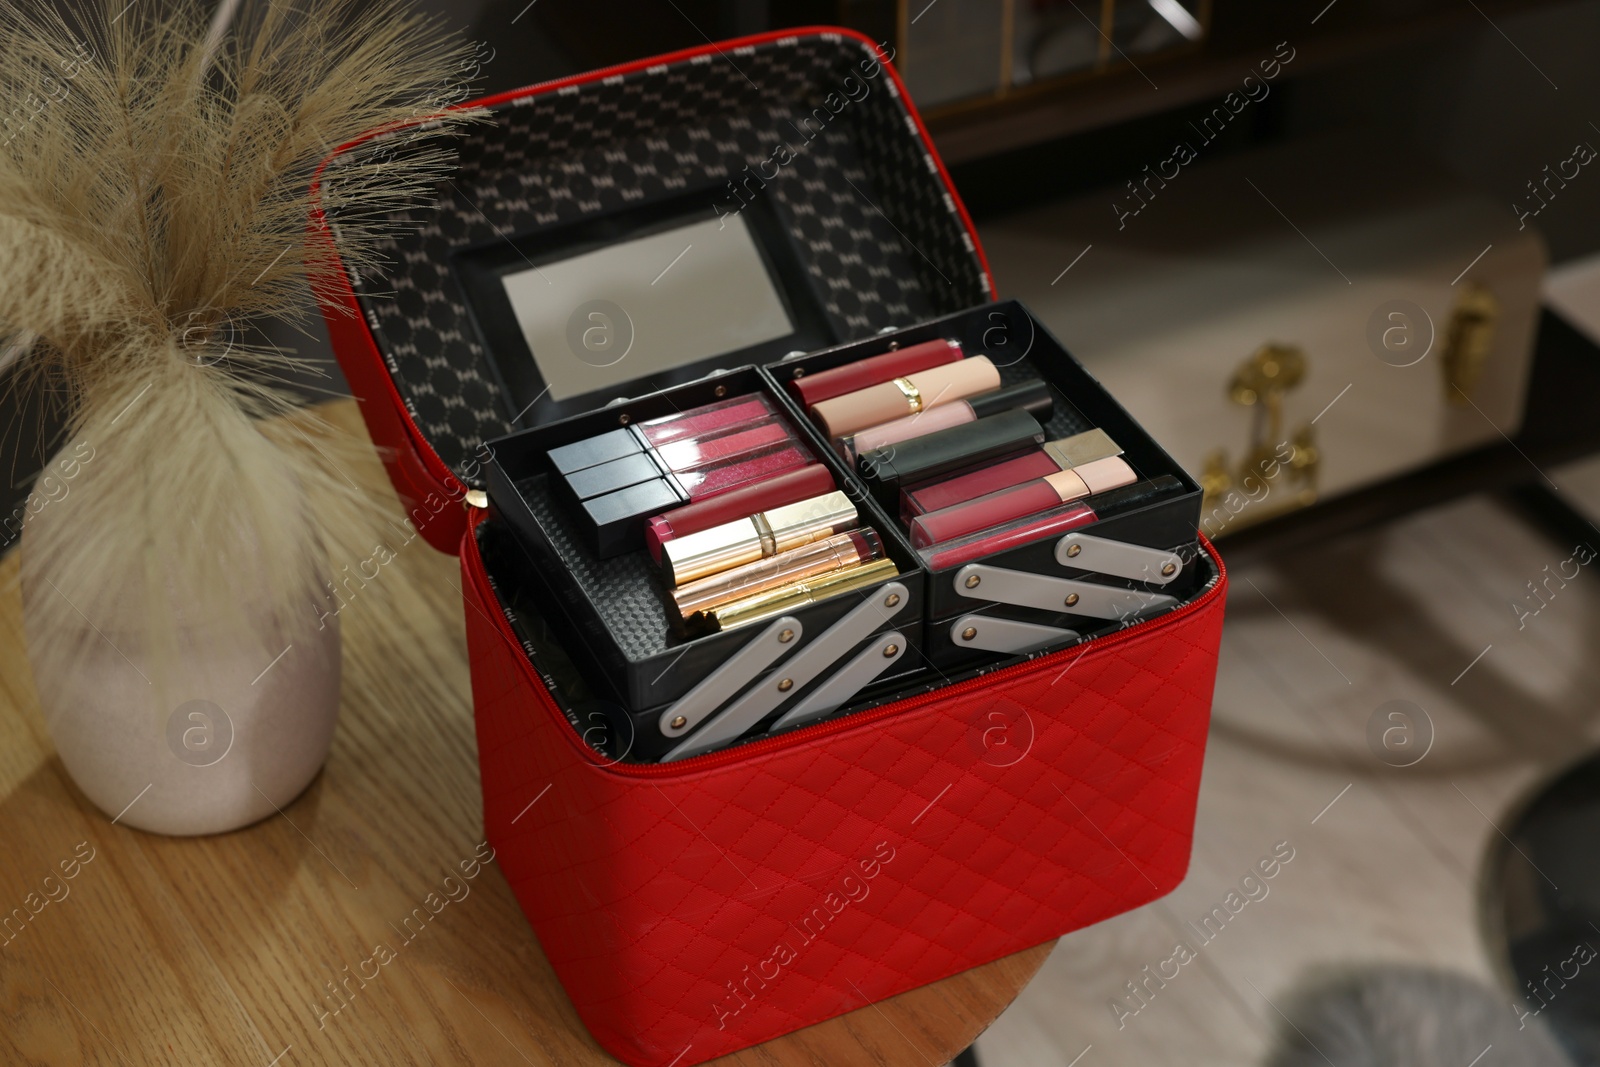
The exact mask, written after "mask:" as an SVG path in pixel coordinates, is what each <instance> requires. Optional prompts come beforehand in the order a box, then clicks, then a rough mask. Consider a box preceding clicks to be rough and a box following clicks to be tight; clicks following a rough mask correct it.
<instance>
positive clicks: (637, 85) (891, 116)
mask: <svg viewBox="0 0 1600 1067" xmlns="http://www.w3.org/2000/svg"><path fill="white" fill-rule="evenodd" d="M873 59H874V53H873V50H872V49H871V47H870V46H868V45H866V44H864V43H862V42H860V41H857V40H854V39H850V38H845V37H842V36H839V35H836V34H824V35H818V36H811V37H790V38H783V39H780V40H777V41H773V42H769V43H767V44H763V45H759V46H753V47H744V48H738V49H732V50H727V51H724V52H721V53H710V54H707V55H702V56H697V57H695V58H693V59H688V60H683V61H680V62H677V63H674V64H671V65H661V66H655V67H649V68H646V69H643V70H639V71H635V72H632V73H629V74H625V75H617V76H613V77H608V78H604V79H600V80H597V81H593V82H588V83H586V84H583V85H579V86H569V87H567V88H564V89H560V90H557V91H554V92H546V93H539V94H536V95H533V96H528V97H523V98H521V99H519V100H517V101H513V102H511V103H509V104H506V105H503V106H501V107H499V108H497V109H496V113H495V116H494V121H493V123H492V124H488V125H484V126H482V127H479V128H476V129H475V130H473V132H472V133H471V135H470V136H469V138H468V140H467V141H466V142H465V143H464V144H463V145H462V147H461V167H460V170H459V172H458V174H457V175H456V177H455V178H454V179H453V180H452V181H450V182H446V183H445V184H444V185H443V186H441V188H440V196H439V202H438V204H437V205H436V206H435V207H432V208H430V209H428V210H426V211H419V212H413V213H409V214H407V215H405V216H401V217H397V218H396V220H395V221H396V222H397V223H400V224H401V225H400V226H399V227H397V230H398V236H396V237H395V238H394V239H393V240H391V241H390V242H389V243H388V244H387V246H386V247H385V248H384V249H383V251H384V253H385V258H386V260H387V262H388V267H387V269H386V270H384V271H381V272H377V273H375V274H373V275H371V276H363V277H358V276H352V277H351V279H350V281H351V285H352V287H353V288H354V290H355V292H356V294H357V298H358V299H359V301H360V303H361V306H362V309H363V311H364V312H365V317H366V321H367V323H368V325H369V326H370V327H371V329H372V331H373V334H374V336H375V339H376V341H377V344H378V348H379V350H380V351H381V352H382V353H383V357H384V360H385V363H386V364H387V366H388V368H389V373H390V374H391V375H392V376H393V378H394V381H395V384H396V387H397V388H398V389H399V392H400V395H401V396H402V397H403V398H404V400H405V403H406V406H407V409H408V411H409V412H410V415H411V417H412V419H413V420H414V421H415V422H416V424H417V426H418V428H419V429H420V430H421V432H422V435H423V437H424V438H425V439H426V440H427V441H428V442H429V443H430V444H431V445H432V446H433V448H434V450H435V451H436V452H437V453H438V455H439V457H440V458H441V459H442V460H443V461H444V463H445V464H446V465H447V466H449V467H450V468H451V469H452V470H453V471H455V472H456V473H457V474H458V475H460V476H462V477H463V480H464V481H466V482H467V483H468V484H470V485H473V486H474V487H481V481H480V480H478V479H476V478H474V477H468V476H467V470H466V469H465V468H468V467H469V465H468V463H467V461H468V460H470V459H471V458H472V457H473V456H474V455H475V454H476V453H478V452H479V450H480V449H481V447H482V445H483V443H484V442H485V441H488V440H491V439H493V438H496V437H499V436H502V435H504V434H506V433H509V432H511V430H512V429H513V428H514V427H513V424H512V415H513V412H511V411H510V409H509V404H508V403H507V401H506V398H505V396H504V394H503V391H502V389H501V387H500V385H499V383H498V381H497V380H496V377H495V375H494V372H493V370H492V368H491V365H490V363H489V360H488V354H487V352H485V350H484V348H483V346H482V344H481V343H480V342H479V340H478V338H477V336H476V331H475V330H474V329H473V328H472V325H471V322H470V319H469V318H468V311H467V307H466V301H465V298H464V295H463V294H462V292H461V290H460V287H459V285H458V284H457V282H456V279H455V277H454V275H453V273H452V271H451V269H450V266H449V261H450V259H449V257H450V255H451V253H452V252H453V251H455V250H457V249H459V248H462V247H464V246H468V245H473V244H479V243H484V242H491V241H496V240H499V239H501V235H503V234H507V233H517V234H525V233H528V232H530V231H537V230H539V229H541V228H545V227H549V226H553V225H562V224H566V223H570V222H573V221H577V220H582V219H585V218H592V217H597V216H603V215H605V214H608V213H611V212H614V211H616V210H619V209H621V208H624V207H634V206H639V205H643V204H648V203H650V202H652V201H657V200H662V199H668V198H671V197H673V196H676V195H681V193H682V192H683V190H685V189H686V188H690V187H692V186H699V185H704V184H705V183H707V182H711V183H714V184H718V185H721V184H722V183H724V182H726V181H728V180H730V179H734V178H741V177H743V176H744V168H746V167H747V166H748V167H750V168H751V172H752V173H753V172H754V171H755V168H756V167H757V165H758V164H761V163H763V162H765V161H767V160H769V159H770V158H771V157H772V154H773V152H774V149H776V148H777V147H778V145H779V144H780V143H781V144H784V145H786V146H788V148H789V149H790V151H791V152H792V153H793V157H794V158H793V162H791V163H789V164H788V165H787V166H784V167H782V168H781V169H780V170H779V173H778V176H777V177H776V178H774V179H772V180H770V181H769V182H768V183H767V187H766V189H764V190H762V191H760V192H759V193H757V194H756V195H770V196H771V197H772V198H773V203H774V205H775V207H776V210H777V211H778V214H779V217H780V219H781V221H782V222H783V224H784V225H785V226H786V227H787V228H788V229H789V230H790V232H791V233H792V234H794V235H795V236H796V238H797V240H798V242H799V244H800V247H801V257H802V260H803V261H804V262H805V266H806V269H807V272H808V273H809V275H810V277H811V281H812V284H813V286H814V288H815V291H816V294H817V297H818V300H819V302H820V303H821V305H822V307H823V309H824V311H825V313H826V315H827V317H828V319H829V322H830V324H831V325H832V326H833V328H834V329H835V330H836V331H837V332H838V334H839V335H840V337H841V338H842V339H845V340H853V339H859V338H863V337H867V336H870V335H871V334H873V333H876V332H878V331H879V330H882V329H885V328H888V327H900V326H909V325H912V324H914V323H915V322H917V321H919V320H922V319H926V318H931V317H934V316H936V315H943V314H947V313H950V312H954V311H959V310H961V309H963V308H967V307H971V306H973V305H974V304H978V303H981V302H983V301H985V300H988V299H989V298H990V296H991V294H990V292H989V288H988V281H987V278H986V277H985V276H984V274H983V271H982V269H981V266H980V263H979V260H978V257H977V253H976V249H975V248H974V246H973V243H972V239H971V237H970V235H969V234H968V232H967V230H966V227H965V225H964V224H963V223H962V220H961V218H960V215H959V213H958V212H957V210H956V207H955V203H954V201H953V199H952V198H951V196H950V194H949V191H948V189H947V188H946V186H945V183H944V181H943V179H942V177H941V176H940V175H939V174H938V172H937V168H936V167H935V165H934V163H933V159H932V157H931V156H930V155H929V154H928V152H927V149H926V147H925V145H924V144H923V142H922V140H921V138H920V136H919V135H918V134H917V132H916V129H915V126H914V124H913V123H912V121H911V118H910V115H909V114H908V113H907V112H906V110H905V108H904V107H903V106H902V104H901V102H900V99H899V96H898V93H897V92H896V90H895V87H894V85H893V83H892V82H891V81H890V80H889V78H888V76H887V75H886V74H882V73H880V74H879V75H878V76H877V77H875V78H872V79H866V78H864V77H862V72H861V69H860V66H859V65H860V64H861V63H863V62H864V61H871V60H873ZM850 76H854V77H855V79H856V84H857V85H864V86H866V87H868V89H869V91H868V92H867V94H866V95H865V96H864V97H860V98H859V99H854V100H848V101H847V102H845V103H844V104H843V106H842V107H838V102H839V101H840V100H843V99H845V96H844V89H845V88H846V87H847V86H846V82H845V79H846V78H847V77H850ZM850 91H851V92H853V93H855V94H857V95H858V96H859V94H860V89H855V88H852V89H851V90H850ZM831 93H838V94H839V95H838V96H836V97H834V98H833V102H834V104H835V106H836V107H838V110H837V113H833V109H829V108H827V107H826V105H825V101H826V100H827V99H828V98H829V94H831ZM819 109H820V110H819ZM814 115H821V116H830V117H828V118H827V120H826V122H824V121H823V120H822V119H820V118H817V117H812V116H814ZM808 133H809V136H808ZM768 166H769V168H770V166H771V165H770V164H768ZM328 180H330V181H334V180H337V170H336V168H335V169H333V170H332V171H330V175H329V178H328ZM726 202H728V203H731V202H732V201H731V199H729V200H727V201H726ZM707 208H708V217H710V215H711V205H710V204H709V203H708V205H707ZM334 223H335V226H337V219H335V220H334ZM470 470H471V471H473V472H475V471H476V470H477V466H476V465H475V464H472V465H470Z"/></svg>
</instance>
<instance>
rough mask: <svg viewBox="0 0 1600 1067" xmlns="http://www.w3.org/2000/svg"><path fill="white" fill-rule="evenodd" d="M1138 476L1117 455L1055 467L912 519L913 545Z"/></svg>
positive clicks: (1022, 515) (1037, 509) (1067, 500)
mask: <svg viewBox="0 0 1600 1067" xmlns="http://www.w3.org/2000/svg"><path fill="white" fill-rule="evenodd" d="M1137 479H1138V475H1137V474H1135V473H1134V472H1133V468H1132V467H1130V466H1128V464H1127V463H1126V462H1125V461H1124V460H1123V459H1122V458H1121V457H1118V456H1108V457H1107V458H1105V459H1098V460H1095V461H1094V462H1093V463H1085V464H1084V465H1083V466H1081V467H1074V468H1073V469H1072V470H1069V471H1056V472H1055V473H1054V474H1047V475H1045V476H1044V477H1043V478H1036V479H1034V480H1033V481H1031V482H1023V483H1022V484H1021V485H1014V486H1012V487H1011V488H1009V489H1002V490H1000V491H999V492H997V493H989V494H987V495H985V496H980V497H978V498H976V499H974V500H969V501H967V502H966V503H964V504H956V505H955V506H953V507H948V508H943V509H941V510H939V511H930V512H928V513H927V514H926V515H919V516H918V517H917V518H915V519H913V520H912V521H911V543H912V545H914V546H915V547H917V548H927V547H928V546H929V545H933V544H938V543H939V542H941V541H954V540H955V539H956V538H958V537H965V536H967V535H968V534H973V533H977V532H978V531H979V530H987V529H989V528H990V527H991V526H1000V525H1003V524H1005V523H1008V522H1011V521H1013V520H1015V519H1022V518H1027V517H1028V516H1029V515H1037V514H1039V513H1040V512H1044V511H1049V510H1050V509H1051V508H1055V507H1059V506H1061V505H1062V504H1069V503H1071V502H1072V501H1074V500H1079V499H1081V498H1083V497H1086V496H1090V495H1092V494H1095V493H1103V492H1106V491H1107V490H1110V489H1118V488H1121V487H1122V486H1124V485H1128V484H1130V483H1132V482H1134V481H1136V480H1137Z"/></svg>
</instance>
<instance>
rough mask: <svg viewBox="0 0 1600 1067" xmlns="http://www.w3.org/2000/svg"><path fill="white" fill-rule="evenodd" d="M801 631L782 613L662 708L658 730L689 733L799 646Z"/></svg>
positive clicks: (797, 623) (669, 733)
mask: <svg viewBox="0 0 1600 1067" xmlns="http://www.w3.org/2000/svg"><path fill="white" fill-rule="evenodd" d="M804 634H805V628H804V627H802V626H801V625H800V620H799V619H797V618H795V617H794V616H792V615H785V616H783V618H781V619H778V620H777V621H776V622H773V623H772V624H771V625H769V626H768V627H767V628H766V629H765V630H762V631H761V633H760V634H758V635H757V636H756V637H754V638H752V639H751V640H750V641H748V642H746V644H745V646H744V647H743V648H741V649H740V650H739V651H737V652H735V653H734V654H733V655H732V656H730V657H729V658H728V660H727V662H726V663H724V664H723V665H722V666H720V667H718V668H717V669H716V670H714V671H712V672H711V673H710V674H708V675H706V676H705V677H704V678H702V679H701V680H700V683H699V684H698V685H696V686H695V687H694V688H693V689H691V690H689V691H688V692H687V693H685V694H683V696H682V697H680V698H679V699H678V700H677V701H676V702H674V703H673V705H672V706H671V707H669V708H668V709H667V710H666V711H663V712H662V713H661V718H660V724H661V732H662V733H663V734H665V735H666V736H668V737H683V736H684V735H686V734H688V733H689V731H691V730H693V729H694V728H695V727H696V726H699V725H700V723H701V722H703V721H704V720H705V718H706V716H708V715H710V714H711V713H712V712H713V711H716V710H717V709H718V708H719V707H721V706H722V705H723V703H724V702H726V701H727V699H728V698H729V697H731V696H733V694H735V693H737V692H738V691H739V690H741V689H743V688H744V687H745V686H746V685H748V684H749V683H750V679H752V678H754V677H755V676H756V675H757V674H760V673H761V672H762V671H763V670H765V669H766V668H767V667H770V666H771V665H772V664H773V663H774V662H776V661H777V659H778V657H779V656H781V655H783V654H784V653H785V652H788V651H789V650H790V649H793V648H798V647H799V645H800V638H801V637H802V636H804Z"/></svg>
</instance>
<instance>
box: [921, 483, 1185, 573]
mask: <svg viewBox="0 0 1600 1067" xmlns="http://www.w3.org/2000/svg"><path fill="white" fill-rule="evenodd" d="M1182 488H1183V483H1182V482H1180V481H1178V479H1176V478H1174V477H1173V476H1172V475H1170V474H1162V475H1158V476H1157V477H1155V478H1151V479H1150V480H1149V481H1147V482H1138V483H1136V484H1134V485H1128V486H1123V487H1122V488H1121V489H1113V490H1111V491H1110V492H1108V493H1103V494H1100V495H1098V496H1095V497H1091V498H1090V501H1092V502H1093V504H1094V506H1093V507H1091V506H1090V501H1084V500H1078V501H1074V502H1073V503H1071V504H1065V505H1063V506H1061V507H1059V508H1056V509H1054V510H1052V511H1048V512H1046V513H1045V514H1043V515H1036V516H1034V517H1033V518H1031V519H1024V520H1023V521H1021V522H1018V523H1014V524H1012V525H1010V526H1004V527H1001V528H1000V529H998V530H989V531H985V532H983V533H981V534H978V535H975V536H973V537H967V538H963V539H962V540H960V541H953V542H950V543H948V544H939V545H934V546H933V547H932V548H924V549H922V550H921V553H922V558H923V561H924V562H926V563H927V565H928V566H929V568H930V569H932V570H936V571H941V570H945V569H947V568H950V567H961V566H965V565H966V564H968V563H971V562H973V561H974V560H979V559H983V558H984V557H985V556H992V555H995V554H996V553H999V552H1004V551H1006V550H1007V549H1012V548H1017V547H1019V546H1021V545H1027V544H1032V543H1033V542H1034V541H1042V540H1044V539H1045V538H1048V537H1054V536H1055V535H1056V534H1063V533H1067V532H1069V531H1071V530H1076V529H1079V528H1081V527H1084V526H1088V525H1091V524H1092V523H1095V522H1098V521H1100V520H1101V519H1110V518H1114V517H1116V516H1117V515H1118V514H1121V513H1122V512H1125V511H1128V510H1131V509H1133V508H1136V507H1143V506H1144V505H1145V504H1148V503H1150V502H1151V501H1153V500H1156V499H1158V498H1159V497H1163V496H1167V495H1168V494H1170V493H1171V492H1172V491H1173V490H1176V489H1182Z"/></svg>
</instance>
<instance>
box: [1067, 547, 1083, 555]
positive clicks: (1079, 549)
mask: <svg viewBox="0 0 1600 1067" xmlns="http://www.w3.org/2000/svg"><path fill="white" fill-rule="evenodd" d="M1082 551H1083V546H1082V545H1079V544H1072V545H1068V546H1067V555H1069V556H1076V555H1077V554H1078V553H1079V552H1082Z"/></svg>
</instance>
